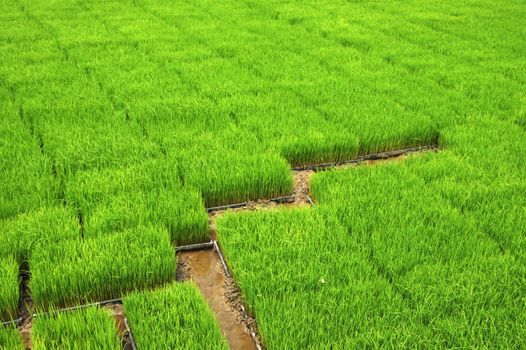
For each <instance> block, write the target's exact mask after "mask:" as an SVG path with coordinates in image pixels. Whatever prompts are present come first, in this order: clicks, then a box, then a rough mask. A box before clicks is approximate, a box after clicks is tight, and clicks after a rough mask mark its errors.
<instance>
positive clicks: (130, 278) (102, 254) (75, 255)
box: [29, 227, 176, 308]
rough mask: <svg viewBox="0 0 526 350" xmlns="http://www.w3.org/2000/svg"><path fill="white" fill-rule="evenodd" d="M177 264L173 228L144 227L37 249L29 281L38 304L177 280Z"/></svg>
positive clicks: (84, 298) (80, 299)
mask: <svg viewBox="0 0 526 350" xmlns="http://www.w3.org/2000/svg"><path fill="white" fill-rule="evenodd" d="M175 264H176V258H175V253H174V249H173V247H172V246H171V244H170V238H169V234H168V232H167V231H166V230H165V229H162V228H159V227H139V228H135V229H129V230H125V231H122V232H119V233H115V234H113V235H109V236H107V237H101V238H99V239H85V240H83V241H66V242H62V243H59V244H54V245H49V246H47V247H46V248H44V249H40V250H38V251H36V252H35V253H34V254H33V255H32V257H31V259H30V260H29V268H30V270H31V280H30V283H29V286H30V289H31V296H32V297H33V302H34V303H35V305H36V306H37V307H42V308H45V307H48V306H51V305H64V304H66V303H67V304H71V303H82V302H87V301H102V300H107V299H112V298H117V297H120V296H122V295H123V294H124V293H125V292H127V291H131V290H137V289H145V288H148V287H150V288H151V287H154V286H158V285H162V284H163V283H165V282H168V281H171V280H173V279H174V278H175Z"/></svg>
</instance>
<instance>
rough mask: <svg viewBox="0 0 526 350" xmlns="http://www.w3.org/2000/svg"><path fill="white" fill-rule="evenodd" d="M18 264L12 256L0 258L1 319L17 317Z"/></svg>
mask: <svg viewBox="0 0 526 350" xmlns="http://www.w3.org/2000/svg"><path fill="white" fill-rule="evenodd" d="M18 294H19V285H18V264H17V262H16V261H15V260H14V259H13V258H12V257H10V256H7V257H5V258H4V257H2V258H0V321H2V320H4V321H7V320H9V319H15V318H16V317H17V311H18V299H19V295H18Z"/></svg>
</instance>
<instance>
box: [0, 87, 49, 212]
mask: <svg viewBox="0 0 526 350" xmlns="http://www.w3.org/2000/svg"><path fill="white" fill-rule="evenodd" d="M9 95H10V93H9V91H7V89H5V88H4V87H3V86H0V118H1V120H2V123H0V159H2V162H0V178H1V179H2V181H1V182H0V202H1V203H2V205H1V206H0V219H4V218H8V217H10V216H13V215H16V214H18V213H22V212H25V211H29V210H32V209H37V208H39V207H40V206H42V205H51V203H53V202H54V200H55V198H56V195H57V183H56V182H55V181H54V179H53V177H52V175H51V162H50V160H49V159H48V158H46V157H44V156H43V155H42V154H41V152H40V147H39V144H38V140H37V139H36V138H35V137H33V136H32V135H31V133H30V131H29V130H28V129H27V127H26V125H25V124H24V122H23V121H22V119H21V117H22V118H23V116H20V115H19V113H21V112H19V110H18V108H17V106H16V105H15V104H13V103H12V102H11V101H10V100H11V97H10V96H9Z"/></svg>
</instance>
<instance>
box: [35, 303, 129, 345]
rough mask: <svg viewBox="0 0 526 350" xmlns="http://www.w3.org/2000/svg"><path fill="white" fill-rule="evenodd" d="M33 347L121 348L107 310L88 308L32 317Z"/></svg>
mask: <svg viewBox="0 0 526 350" xmlns="http://www.w3.org/2000/svg"><path fill="white" fill-rule="evenodd" d="M31 340H32V342H33V349H36V350H40V349H42V350H44V349H46V350H49V349H93V350H95V349H104V350H106V349H108V350H110V349H113V350H117V349H121V348H122V346H121V344H120V340H119V338H118V336H117V328H116V326H115V321H114V320H113V318H112V316H111V314H110V311H109V310H105V309H100V308H97V307H90V308H86V309H83V310H79V311H71V312H55V313H51V314H50V315H48V316H39V317H37V318H35V319H34V320H33V328H32V337H31Z"/></svg>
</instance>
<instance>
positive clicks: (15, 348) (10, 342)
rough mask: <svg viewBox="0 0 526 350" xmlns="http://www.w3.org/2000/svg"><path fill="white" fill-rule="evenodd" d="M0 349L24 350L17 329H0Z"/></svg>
mask: <svg viewBox="0 0 526 350" xmlns="http://www.w3.org/2000/svg"><path fill="white" fill-rule="evenodd" d="M0 349H6V350H24V349H25V346H24V344H23V343H22V337H21V336H20V333H19V332H18V329H17V328H9V327H7V328H5V327H0Z"/></svg>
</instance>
